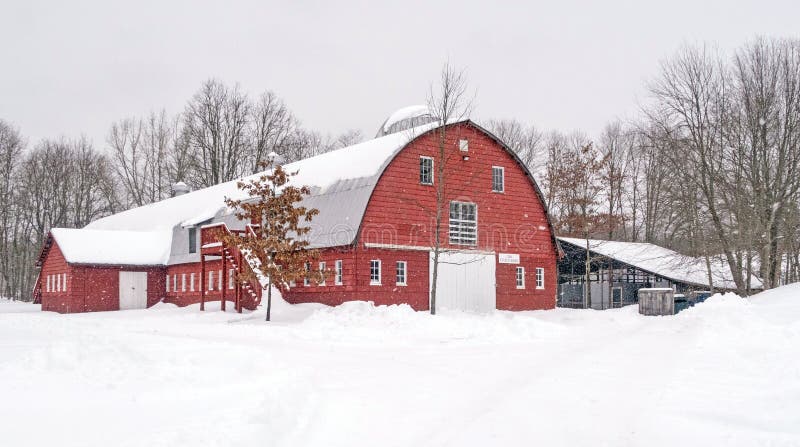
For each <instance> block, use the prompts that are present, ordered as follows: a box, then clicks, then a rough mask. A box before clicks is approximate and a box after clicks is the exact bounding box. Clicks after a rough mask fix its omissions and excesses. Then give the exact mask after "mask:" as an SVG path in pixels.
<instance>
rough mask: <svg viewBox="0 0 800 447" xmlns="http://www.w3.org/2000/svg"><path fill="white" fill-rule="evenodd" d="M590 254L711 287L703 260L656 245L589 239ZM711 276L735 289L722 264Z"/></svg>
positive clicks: (568, 239) (755, 283) (574, 240)
mask: <svg viewBox="0 0 800 447" xmlns="http://www.w3.org/2000/svg"><path fill="white" fill-rule="evenodd" d="M558 240H559V241H560V242H566V243H568V244H571V245H574V246H577V247H580V248H584V249H585V248H586V243H587V240H586V239H578V238H571V237H559V238H558ZM588 243H589V251H592V252H594V253H597V254H599V255H602V256H606V257H609V258H613V259H616V260H618V261H621V262H623V263H625V264H628V265H631V266H633V267H636V268H639V269H641V270H645V271H648V272H650V273H653V274H655V275H658V276H661V277H664V278H667V279H670V280H673V281H677V282H683V283H688V284H694V285H698V286H703V287H708V271H707V269H706V264H705V261H704V260H703V259H699V258H694V257H691V256H686V255H683V254H680V253H678V252H676V251H673V250H670V249H668V248H664V247H661V246H658V245H655V244H648V243H641V242H618V241H604V240H598V239H589V240H588ZM711 272H712V278H713V282H714V287H718V288H723V289H735V288H736V284H735V283H734V282H733V277H732V276H731V272H730V268H729V267H728V265H727V264H726V263H724V262H722V260H719V259H717V260H712V263H711ZM751 284H752V286H753V288H760V287H761V281H759V280H758V278H756V277H753V278H752V279H751Z"/></svg>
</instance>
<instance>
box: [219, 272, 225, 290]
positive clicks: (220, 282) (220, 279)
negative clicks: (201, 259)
mask: <svg viewBox="0 0 800 447" xmlns="http://www.w3.org/2000/svg"><path fill="white" fill-rule="evenodd" d="M217 275H218V276H217V290H222V278H224V277H223V276H222V269H219V270H217Z"/></svg>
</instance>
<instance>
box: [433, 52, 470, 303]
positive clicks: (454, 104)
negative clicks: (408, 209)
mask: <svg viewBox="0 0 800 447" xmlns="http://www.w3.org/2000/svg"><path fill="white" fill-rule="evenodd" d="M471 107H472V99H471V98H470V97H469V96H468V93H467V79H466V75H465V74H464V71H459V70H456V69H455V68H453V67H452V66H451V65H450V64H449V63H448V64H445V66H444V67H443V68H442V71H441V74H440V77H439V83H438V84H436V85H432V86H431V89H430V93H429V94H428V109H429V110H430V112H431V114H432V115H433V116H435V117H436V119H437V124H438V127H437V128H436V130H435V135H436V156H435V157H434V169H435V172H436V179H435V184H436V186H435V188H434V189H435V190H436V205H435V206H436V209H435V211H434V215H435V217H434V231H433V238H434V240H433V247H432V248H433V273H432V277H431V300H430V305H431V314H432V315H435V314H436V291H437V280H438V278H439V258H440V255H441V252H442V249H443V243H442V231H443V221H444V216H443V214H444V212H445V209H446V207H447V202H446V184H445V181H446V179H445V172H446V170H447V164H448V163H447V162H448V159H449V158H450V157H452V156H454V155H458V154H454V152H453V149H454V148H452V147H448V145H447V141H448V126H449V125H450V124H452V123H454V122H457V121H459V120H461V119H463V118H465V117H466V116H468V115H469V112H470V109H471ZM447 209H449V207H447Z"/></svg>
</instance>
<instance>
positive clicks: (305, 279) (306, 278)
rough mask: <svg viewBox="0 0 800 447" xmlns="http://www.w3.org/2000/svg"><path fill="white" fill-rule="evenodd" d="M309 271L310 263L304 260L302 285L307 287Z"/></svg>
mask: <svg viewBox="0 0 800 447" xmlns="http://www.w3.org/2000/svg"><path fill="white" fill-rule="evenodd" d="M309 272H311V263H310V262H306V275H305V277H304V278H303V285H304V286H306V287H308V286H309V285H310V284H311V280H310V279H309V278H308V274H309Z"/></svg>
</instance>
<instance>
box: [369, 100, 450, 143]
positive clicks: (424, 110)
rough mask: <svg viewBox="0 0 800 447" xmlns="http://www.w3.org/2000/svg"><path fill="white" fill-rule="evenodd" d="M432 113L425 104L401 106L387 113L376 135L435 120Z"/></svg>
mask: <svg viewBox="0 0 800 447" xmlns="http://www.w3.org/2000/svg"><path fill="white" fill-rule="evenodd" d="M435 120H436V118H435V117H434V115H433V113H431V110H430V108H428V106H426V105H415V106H408V107H403V108H402V109H399V110H397V111H395V112H394V113H392V114H391V115H389V118H387V119H386V121H384V122H383V124H382V125H381V128H380V129H378V135H377V136H379V137H380V136H383V135H388V134H392V133H395V132H400V131H402V130H406V129H409V128H412V127H416V126H420V125H424V124H428V123H430V122H433V121H435Z"/></svg>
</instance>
